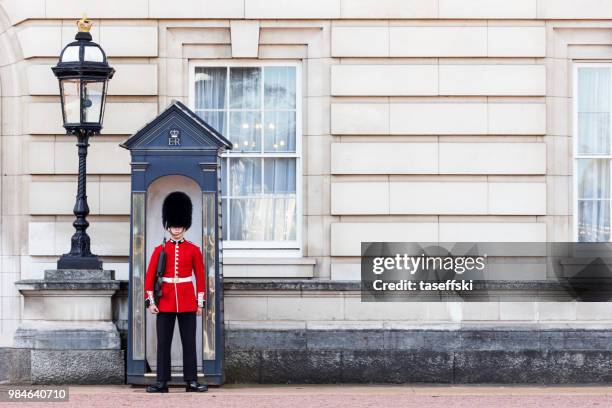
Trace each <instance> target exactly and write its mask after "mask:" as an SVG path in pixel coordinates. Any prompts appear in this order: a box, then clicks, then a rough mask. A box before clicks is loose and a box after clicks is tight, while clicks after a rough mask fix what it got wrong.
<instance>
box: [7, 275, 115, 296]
mask: <svg viewBox="0 0 612 408" xmlns="http://www.w3.org/2000/svg"><path fill="white" fill-rule="evenodd" d="M15 286H16V287H17V289H18V290H19V291H20V292H22V294H24V295H25V293H23V292H28V291H40V290H96V291H98V290H99V291H108V290H111V291H115V290H118V289H119V287H120V282H119V281H117V280H101V279H74V280H56V281H54V280H42V279H23V280H20V281H17V282H15Z"/></svg>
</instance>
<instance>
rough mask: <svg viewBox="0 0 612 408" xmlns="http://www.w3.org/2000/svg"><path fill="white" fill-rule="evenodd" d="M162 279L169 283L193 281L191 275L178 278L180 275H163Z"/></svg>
mask: <svg viewBox="0 0 612 408" xmlns="http://www.w3.org/2000/svg"><path fill="white" fill-rule="evenodd" d="M162 281H164V282H168V283H184V282H191V277H188V278H178V277H174V278H166V277H163V278H162Z"/></svg>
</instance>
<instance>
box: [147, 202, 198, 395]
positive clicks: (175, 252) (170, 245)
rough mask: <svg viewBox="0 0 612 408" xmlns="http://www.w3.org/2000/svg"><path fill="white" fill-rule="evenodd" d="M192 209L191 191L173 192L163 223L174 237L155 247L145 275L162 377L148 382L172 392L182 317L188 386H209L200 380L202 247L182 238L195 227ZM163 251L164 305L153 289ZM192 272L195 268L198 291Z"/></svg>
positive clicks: (151, 389) (190, 388) (149, 389)
mask: <svg viewBox="0 0 612 408" xmlns="http://www.w3.org/2000/svg"><path fill="white" fill-rule="evenodd" d="M192 209H193V206H192V204H191V200H190V199H189V196H188V195H187V194H185V193H183V192H180V191H175V192H173V193H170V194H168V196H167V197H166V198H165V199H164V203H163V206H162V223H163V225H164V227H165V228H166V229H167V230H168V232H169V233H170V237H171V238H170V240H168V242H166V244H165V248H164V247H163V246H162V245H159V246H157V247H156V248H155V250H154V251H153V255H152V256H151V260H150V261H149V265H148V267H147V274H146V277H145V305H146V306H147V308H148V309H149V311H150V312H151V313H153V314H156V315H157V319H156V328H157V382H156V383H155V384H152V385H149V386H148V387H147V392H168V381H170V346H171V345H172V334H173V333H174V322H175V320H177V319H178V324H179V331H180V334H181V343H182V346H183V380H184V381H185V382H186V390H187V391H188V392H189V391H196V392H203V391H207V390H208V387H207V386H206V385H205V384H199V383H198V382H197V355H196V313H197V314H198V315H201V314H202V309H203V308H204V305H205V293H206V287H205V285H206V282H205V278H204V262H203V258H202V252H201V251H200V248H198V246H197V245H195V244H193V243H191V242H189V241H187V240H186V239H185V238H184V237H183V235H184V233H185V231H186V230H187V229H189V227H190V226H191V213H192ZM162 250H163V251H165V254H166V268H165V272H164V275H163V283H162V285H161V291H162V295H161V298H160V299H159V301H158V303H159V304H156V302H155V299H154V296H153V293H154V285H155V279H156V270H157V263H158V260H159V257H160V253H161V251H162ZM192 272H195V282H196V284H195V289H196V290H195V291H194V287H193V282H192ZM196 292H197V297H196Z"/></svg>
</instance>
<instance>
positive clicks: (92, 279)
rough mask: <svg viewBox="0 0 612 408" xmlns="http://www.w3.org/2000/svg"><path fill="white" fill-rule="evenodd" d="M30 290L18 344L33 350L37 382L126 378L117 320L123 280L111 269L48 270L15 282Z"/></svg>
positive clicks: (25, 292)
mask: <svg viewBox="0 0 612 408" xmlns="http://www.w3.org/2000/svg"><path fill="white" fill-rule="evenodd" d="M15 285H16V286H17V289H19V291H20V292H21V294H22V295H23V296H24V308H23V320H22V323H21V325H20V326H19V328H18V329H17V331H16V332H15V337H14V343H15V344H14V346H15V347H16V348H20V349H25V350H29V351H30V375H31V382H32V383H35V384H100V383H106V384H109V383H123V381H124V372H125V370H124V358H123V351H122V350H121V341H120V337H119V332H118V331H117V328H116V326H115V324H114V323H113V321H112V296H113V295H114V294H115V292H116V291H117V290H118V289H119V286H120V283H119V282H118V281H116V280H114V271H110V270H70V269H59V270H48V271H45V279H30V280H21V281H18V282H16V283H15Z"/></svg>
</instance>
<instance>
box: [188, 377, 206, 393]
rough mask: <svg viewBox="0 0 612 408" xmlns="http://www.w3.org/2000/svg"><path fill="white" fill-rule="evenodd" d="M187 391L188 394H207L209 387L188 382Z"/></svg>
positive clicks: (193, 381)
mask: <svg viewBox="0 0 612 408" xmlns="http://www.w3.org/2000/svg"><path fill="white" fill-rule="evenodd" d="M185 391H187V392H206V391H208V385H206V384H200V383H199V382H197V381H196V380H191V381H187V386H186V387H185Z"/></svg>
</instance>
